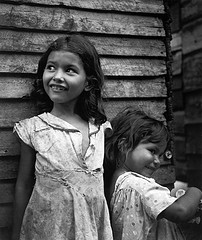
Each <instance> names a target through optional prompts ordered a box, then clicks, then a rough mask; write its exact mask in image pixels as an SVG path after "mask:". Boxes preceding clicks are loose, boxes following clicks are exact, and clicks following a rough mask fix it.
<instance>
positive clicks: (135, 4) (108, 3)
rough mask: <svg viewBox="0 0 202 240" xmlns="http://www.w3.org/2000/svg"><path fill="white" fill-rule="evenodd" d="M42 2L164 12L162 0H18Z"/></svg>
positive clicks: (107, 8)
mask: <svg viewBox="0 0 202 240" xmlns="http://www.w3.org/2000/svg"><path fill="white" fill-rule="evenodd" d="M1 2H6V3H9V2H16V3H17V4H19V0H12V1H9V0H3V1H1ZM28 3H31V4H43V5H48V6H52V7H55V6H66V7H73V8H86V9H93V10H95V9H96V10H107V11H111V10H115V11H121V12H135V13H149V14H151V13H155V14H164V13H165V10H164V6H163V0H152V2H151V1H150V0H136V1H134V0H124V1H120V0H113V1H112V0H105V1H102V0H98V1H95V0H92V1H89V0H77V1H75V0H65V1H61V0H20V4H28Z"/></svg>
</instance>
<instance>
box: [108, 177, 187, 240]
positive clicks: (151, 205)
mask: <svg viewBox="0 0 202 240" xmlns="http://www.w3.org/2000/svg"><path fill="white" fill-rule="evenodd" d="M176 200H177V198H176V197H172V196H170V191H169V189H168V188H166V187H163V186H161V185H159V184H158V183H156V182H155V180H154V179H153V178H147V177H144V176H142V175H140V174H137V173H134V172H126V173H124V174H122V175H120V176H119V177H118V179H117V181H116V184H115V190H114V192H113V195H112V198H111V201H110V210H111V219H112V229H113V233H114V239H115V240H131V239H134V240H148V239H159V240H165V239H166V240H173V239H176V240H177V239H178V240H181V239H184V237H183V236H182V233H181V231H180V230H179V228H178V227H177V225H176V224H174V223H171V222H169V221H167V220H166V219H162V220H160V221H157V217H158V215H159V214H160V213H161V212H162V211H163V210H165V209H166V208H167V207H169V206H170V205H171V204H172V203H174V202H175V201H176Z"/></svg>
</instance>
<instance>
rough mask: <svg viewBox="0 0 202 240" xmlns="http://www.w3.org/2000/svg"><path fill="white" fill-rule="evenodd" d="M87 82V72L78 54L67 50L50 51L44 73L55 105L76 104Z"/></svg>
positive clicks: (46, 89)
mask: <svg viewBox="0 0 202 240" xmlns="http://www.w3.org/2000/svg"><path fill="white" fill-rule="evenodd" d="M85 83H86V74H85V70H84V68H83V64H82V61H81V59H80V58H79V56H78V55H76V54H74V53H71V52H67V51H53V52H51V53H50V55H49V57H48V60H47V64H46V67H45V70H44V73H43V85H44V89H45V91H46V93H47V95H48V96H49V98H50V99H51V100H52V101H53V103H54V106H55V105H56V104H67V105H71V104H72V106H75V103H76V101H77V99H78V97H79V96H80V94H81V93H82V92H83V90H84V88H85Z"/></svg>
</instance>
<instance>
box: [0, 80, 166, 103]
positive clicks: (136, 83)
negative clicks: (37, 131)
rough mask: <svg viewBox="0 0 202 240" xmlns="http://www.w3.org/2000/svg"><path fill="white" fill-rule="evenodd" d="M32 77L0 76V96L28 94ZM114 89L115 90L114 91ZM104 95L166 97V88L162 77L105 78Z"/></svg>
mask: <svg viewBox="0 0 202 240" xmlns="http://www.w3.org/2000/svg"><path fill="white" fill-rule="evenodd" d="M32 89H33V79H30V78H17V77H9V76H5V77H0V98H6V99H9V98H23V97H26V96H29V95H30V92H31V91H32ZM114 89H116V91H114ZM103 96H104V97H110V98H129V97H132V98H134V97H137V98H147V97H166V96H167V88H166V86H165V79H164V78H157V79H152V80H151V79H150V80H127V79H126V80H117V79H115V80H114V79H113V80H106V81H105V88H104V95H103Z"/></svg>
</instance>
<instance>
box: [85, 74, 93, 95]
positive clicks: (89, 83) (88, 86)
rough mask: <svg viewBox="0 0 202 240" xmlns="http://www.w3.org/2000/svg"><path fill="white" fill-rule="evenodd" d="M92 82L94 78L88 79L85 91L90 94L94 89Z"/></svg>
mask: <svg viewBox="0 0 202 240" xmlns="http://www.w3.org/2000/svg"><path fill="white" fill-rule="evenodd" d="M92 80H93V78H92V77H87V78H86V82H85V88H84V91H86V92H89V91H91V90H92V88H93V84H92Z"/></svg>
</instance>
